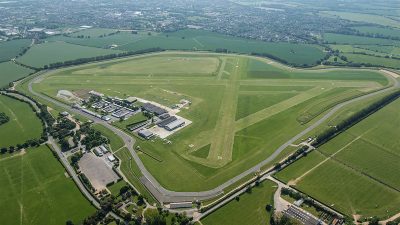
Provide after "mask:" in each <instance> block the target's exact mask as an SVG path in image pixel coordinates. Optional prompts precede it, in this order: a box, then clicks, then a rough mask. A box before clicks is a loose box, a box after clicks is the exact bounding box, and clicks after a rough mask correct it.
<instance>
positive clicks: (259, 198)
mask: <svg viewBox="0 0 400 225" xmlns="http://www.w3.org/2000/svg"><path fill="white" fill-rule="evenodd" d="M275 191H276V184H275V183H273V182H271V181H265V182H263V183H261V184H260V186H258V187H254V188H253V189H252V192H251V193H244V194H242V195H241V196H240V198H239V201H236V200H232V201H231V202H229V203H228V204H226V205H225V206H223V207H222V208H220V209H218V210H217V211H215V212H213V213H211V214H210V215H209V216H207V217H205V218H204V219H202V220H201V223H202V224H204V225H221V224H230V225H265V224H269V220H270V217H271V213H269V212H267V211H266V210H265V206H266V205H267V204H269V205H273V204H274V203H273V196H274V193H275Z"/></svg>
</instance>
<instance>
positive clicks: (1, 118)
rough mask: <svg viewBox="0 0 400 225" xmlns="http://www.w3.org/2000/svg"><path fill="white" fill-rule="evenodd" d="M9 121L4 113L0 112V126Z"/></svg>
mask: <svg viewBox="0 0 400 225" xmlns="http://www.w3.org/2000/svg"><path fill="white" fill-rule="evenodd" d="M8 121H10V117H8V116H7V115H6V114H5V113H3V112H0V125H3V124H5V123H7V122H8Z"/></svg>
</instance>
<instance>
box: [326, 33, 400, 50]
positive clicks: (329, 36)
mask: <svg viewBox="0 0 400 225" xmlns="http://www.w3.org/2000/svg"><path fill="white" fill-rule="evenodd" d="M324 40H325V41H327V42H328V43H329V44H348V45H393V46H398V47H400V41H397V40H390V39H383V38H372V37H363V36H356V35H346V34H334V33H325V34H324Z"/></svg>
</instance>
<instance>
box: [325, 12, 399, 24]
mask: <svg viewBox="0 0 400 225" xmlns="http://www.w3.org/2000/svg"><path fill="white" fill-rule="evenodd" d="M321 14H322V15H324V14H327V15H334V16H338V17H340V18H342V19H345V20H351V21H356V22H366V23H373V24H378V25H383V26H391V27H396V28H400V25H399V23H398V22H397V21H396V20H392V19H390V18H387V17H385V16H381V15H373V14H365V13H355V12H338V11H324V12H321Z"/></svg>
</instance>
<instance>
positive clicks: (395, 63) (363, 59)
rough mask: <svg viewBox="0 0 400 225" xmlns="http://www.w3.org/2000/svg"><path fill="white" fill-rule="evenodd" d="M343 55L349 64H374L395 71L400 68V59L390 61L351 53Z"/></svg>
mask: <svg viewBox="0 0 400 225" xmlns="http://www.w3.org/2000/svg"><path fill="white" fill-rule="evenodd" d="M343 55H344V56H346V57H347V59H348V61H349V62H355V63H365V64H372V65H378V66H383V67H388V68H394V69H399V68H400V60H399V59H390V58H384V57H375V56H370V55H360V54H351V53H345V54H343Z"/></svg>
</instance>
